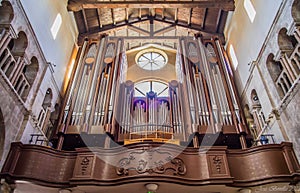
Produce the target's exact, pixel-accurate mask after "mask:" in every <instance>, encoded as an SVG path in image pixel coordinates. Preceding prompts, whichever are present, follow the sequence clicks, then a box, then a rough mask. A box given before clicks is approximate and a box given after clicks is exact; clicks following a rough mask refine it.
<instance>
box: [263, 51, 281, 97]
mask: <svg viewBox="0 0 300 193" xmlns="http://www.w3.org/2000/svg"><path fill="white" fill-rule="evenodd" d="M267 69H268V71H269V73H270V76H271V78H272V80H273V82H274V83H275V85H276V87H277V91H278V94H279V96H280V97H281V98H282V97H284V90H283V88H282V86H283V85H282V83H281V82H280V78H279V76H280V75H281V73H282V71H283V67H282V65H281V63H280V62H279V61H274V55H273V54H269V56H268V58H267ZM284 84H285V83H284Z"/></svg>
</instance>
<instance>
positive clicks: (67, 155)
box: [1, 142, 300, 192]
mask: <svg viewBox="0 0 300 193" xmlns="http://www.w3.org/2000/svg"><path fill="white" fill-rule="evenodd" d="M237 166H238V167H237ZM299 172H300V166H299V164H298V161H297V159H296V157H295V154H294V152H293V149H292V145H291V143H281V144H269V145H263V146H257V147H253V148H248V149H243V150H241V149H240V150H228V149H227V147H225V146H219V147H202V148H200V149H197V148H182V147H180V146H177V145H174V144H163V143H153V142H152V143H140V144H130V145H127V146H122V147H117V148H111V149H103V148H98V147H97V148H79V149H76V151H58V150H55V149H52V148H48V147H44V146H39V145H23V144H21V143H13V144H12V146H11V150H10V153H9V155H8V158H7V160H6V162H5V165H4V167H3V169H2V172H1V177H2V178H6V179H10V183H14V182H15V181H16V180H22V181H29V182H33V183H35V184H38V185H42V186H51V187H56V188H66V187H74V186H95V187H98V188H100V189H101V187H105V186H111V185H113V187H115V189H114V190H117V189H118V186H119V185H122V184H124V183H126V184H129V185H132V184H138V183H145V182H155V183H158V184H159V183H160V182H162V181H163V183H167V184H168V183H176V184H181V185H182V186H190V185H193V186H197V187H202V186H210V185H217V184H223V185H226V187H233V188H235V187H252V186H260V185H263V184H266V183H268V184H270V183H277V182H281V183H283V182H284V183H288V184H289V183H293V184H296V183H297V182H298V181H299V179H300V178H299V177H300V173H299ZM175 192H176V191H175ZM177 192H178V191H177Z"/></svg>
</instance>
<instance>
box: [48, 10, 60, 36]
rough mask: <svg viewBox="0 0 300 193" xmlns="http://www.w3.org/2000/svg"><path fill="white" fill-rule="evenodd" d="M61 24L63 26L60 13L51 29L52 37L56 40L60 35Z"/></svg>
mask: <svg viewBox="0 0 300 193" xmlns="http://www.w3.org/2000/svg"><path fill="white" fill-rule="evenodd" d="M61 24H62V18H61V15H60V13H58V14H57V15H56V17H55V20H54V22H53V24H52V26H51V29H50V30H51V34H52V37H53V39H54V40H55V39H56V36H57V33H58V31H59V29H60V26H61Z"/></svg>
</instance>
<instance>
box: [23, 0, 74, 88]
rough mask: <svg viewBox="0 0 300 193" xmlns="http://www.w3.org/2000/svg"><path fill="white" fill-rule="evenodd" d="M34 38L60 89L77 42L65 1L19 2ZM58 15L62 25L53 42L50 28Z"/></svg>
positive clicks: (71, 16)
mask: <svg viewBox="0 0 300 193" xmlns="http://www.w3.org/2000/svg"><path fill="white" fill-rule="evenodd" d="M20 1H21V3H22V5H23V7H24V10H25V12H26V14H27V17H28V19H29V21H30V23H31V25H32V28H33V30H34V32H35V34H36V37H37V39H38V41H39V43H40V45H41V48H42V51H43V52H44V54H45V57H46V60H47V61H48V62H51V63H53V64H54V65H56V67H54V78H55V81H56V83H57V86H58V87H59V88H60V89H61V88H62V86H63V81H64V77H65V73H66V69H67V65H68V63H69V62H70V57H71V53H72V50H73V47H74V44H75V43H76V41H77V36H78V32H77V27H76V23H75V21H74V18H73V15H72V13H71V12H70V13H69V12H68V11H67V8H66V7H67V0H42V1H41V0H20ZM58 13H60V14H61V16H62V25H61V27H60V29H59V31H58V34H57V36H56V39H55V40H54V39H53V37H52V34H51V31H50V29H51V26H52V24H53V22H54V20H55V18H56V16H57V14H58Z"/></svg>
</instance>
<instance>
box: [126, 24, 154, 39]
mask: <svg viewBox="0 0 300 193" xmlns="http://www.w3.org/2000/svg"><path fill="white" fill-rule="evenodd" d="M127 28H128V29H130V30H133V31H135V32H137V33H140V34H143V35H146V36H148V35H149V34H150V32H148V31H146V30H144V29H142V28H139V27H136V26H134V25H131V24H129V25H128V26H127Z"/></svg>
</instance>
